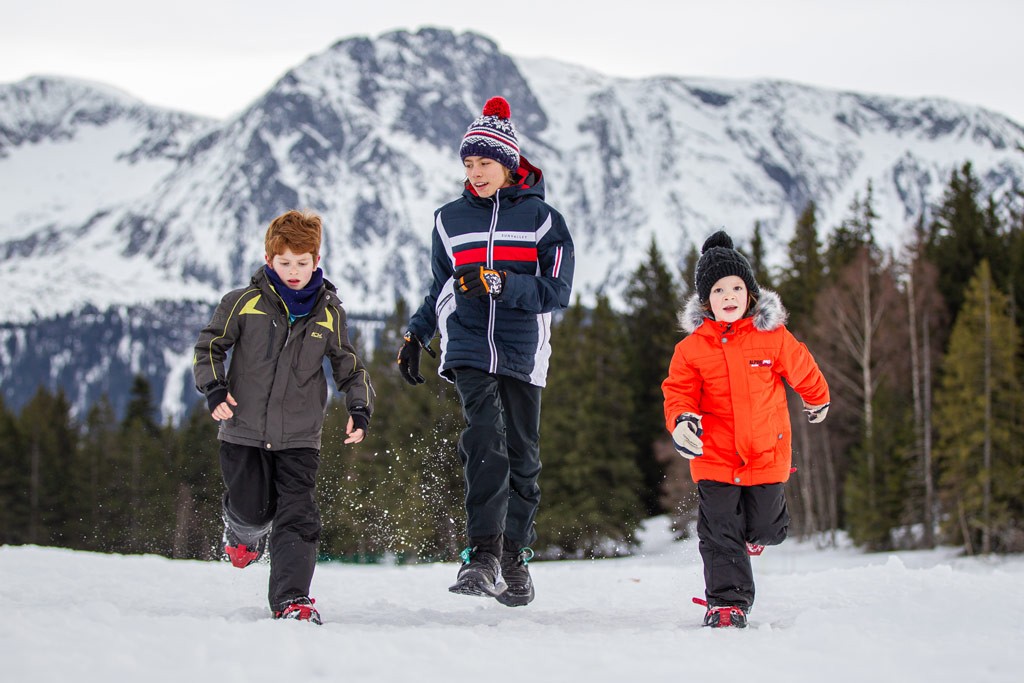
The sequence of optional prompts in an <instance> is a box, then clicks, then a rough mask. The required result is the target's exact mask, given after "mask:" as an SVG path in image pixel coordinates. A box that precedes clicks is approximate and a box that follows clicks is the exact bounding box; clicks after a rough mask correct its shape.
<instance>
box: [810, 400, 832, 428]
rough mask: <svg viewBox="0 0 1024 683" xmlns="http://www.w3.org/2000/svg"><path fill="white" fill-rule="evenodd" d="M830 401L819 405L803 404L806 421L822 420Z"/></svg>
mask: <svg viewBox="0 0 1024 683" xmlns="http://www.w3.org/2000/svg"><path fill="white" fill-rule="evenodd" d="M830 405H832V404H831V403H824V404H822V405H820V406H809V405H807V404H806V403H805V404H804V412H805V413H806V414H807V421H808V422H810V423H811V424H817V423H819V422H822V421H824V419H825V416H826V415H828V407H829V406H830Z"/></svg>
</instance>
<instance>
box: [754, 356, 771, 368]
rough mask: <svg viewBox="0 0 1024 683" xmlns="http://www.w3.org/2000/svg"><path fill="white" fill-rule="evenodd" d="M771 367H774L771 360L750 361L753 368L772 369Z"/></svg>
mask: <svg viewBox="0 0 1024 683" xmlns="http://www.w3.org/2000/svg"><path fill="white" fill-rule="evenodd" d="M771 366H772V361H771V359H770V358H766V359H764V360H752V361H750V367H752V368H770V367H771Z"/></svg>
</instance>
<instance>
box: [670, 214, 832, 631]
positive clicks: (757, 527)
mask: <svg viewBox="0 0 1024 683" xmlns="http://www.w3.org/2000/svg"><path fill="white" fill-rule="evenodd" d="M694 279H695V281H696V286H697V292H696V293H695V294H694V295H693V296H692V297H691V298H690V300H689V301H688V302H687V304H686V306H685V308H684V310H683V312H682V314H681V315H680V322H681V323H682V326H683V330H684V331H685V332H687V333H688V334H689V336H687V337H686V338H685V339H683V340H682V341H681V342H679V343H678V344H677V345H676V349H675V353H674V354H673V356H672V363H671V365H670V366H669V373H668V378H667V379H666V380H665V381H664V382H663V383H662V391H663V393H664V394H665V421H666V426H667V427H668V430H669V431H670V432H672V439H673V441H674V443H675V447H676V450H677V451H678V452H679V454H680V455H682V456H683V457H684V458H687V459H689V460H690V475H691V476H692V477H693V480H694V482H696V483H697V491H698V496H699V507H698V520H697V536H698V538H699V539H700V554H701V558H702V559H703V561H704V587H705V600H700V599H699V598H694V602H696V603H698V604H702V605H705V606H706V607H707V612H706V613H705V615H704V625H705V626H711V627H716V628H717V627H722V626H735V627H739V628H743V627H745V626H746V625H747V613H748V612H749V611H750V608H751V606H752V605H753V603H754V576H753V571H752V567H751V563H750V555H759V554H760V553H761V551H762V550H763V549H764V546H767V545H777V544H779V543H782V541H783V540H785V538H786V533H787V530H788V528H789V513H788V511H787V510H786V497H785V491H784V484H785V482H786V480H788V479H789V473H790V465H791V462H792V449H791V441H792V439H791V427H790V423H789V410H788V407H787V401H786V389H785V387H784V385H783V383H782V380H783V379H785V380H786V381H787V382H789V384H790V386H792V387H793V389H795V390H796V392H797V393H798V394H799V395H800V397H801V398H802V399H803V402H804V411H805V412H806V414H807V418H808V420H810V422H812V423H815V422H821V421H822V420H824V419H825V415H826V413H827V412H828V406H829V391H828V384H827V383H826V382H825V377H824V376H823V375H822V374H821V370H819V369H818V365H817V363H815V361H814V358H813V357H812V356H811V353H810V352H809V351H808V350H807V347H806V346H804V344H802V343H801V342H799V341H797V339H796V338H795V337H794V336H793V335H792V334H791V333H790V332H789V330H787V329H786V327H785V323H786V316H787V313H786V309H785V308H783V306H782V302H781V300H780V299H779V296H778V294H776V293H775V292H772V291H770V290H767V289H762V288H760V287H758V285H757V282H755V281H754V273H753V271H752V270H751V268H750V264H749V263H748V262H747V260H746V259H745V258H744V257H743V255H742V254H740V253H739V252H738V251H736V250H735V249H733V243H732V238H730V237H729V235H727V234H726V233H725V232H723V231H718V232H716V233H715V234H714V235H712V236H711V237H709V238H708V239H707V241H706V242H705V243H704V246H703V247H702V248H701V257H700V259H699V260H698V261H697V267H696V272H695V277H694Z"/></svg>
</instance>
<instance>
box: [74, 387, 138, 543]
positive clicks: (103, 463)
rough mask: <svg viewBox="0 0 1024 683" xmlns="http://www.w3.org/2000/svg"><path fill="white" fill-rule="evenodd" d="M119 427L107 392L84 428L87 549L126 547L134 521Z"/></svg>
mask: <svg viewBox="0 0 1024 683" xmlns="http://www.w3.org/2000/svg"><path fill="white" fill-rule="evenodd" d="M119 437H120V428H119V425H118V423H117V417H116V416H115V415H114V408H113V406H112V405H111V404H110V400H109V399H108V397H107V396H106V395H105V394H104V395H103V396H101V397H100V398H99V399H98V400H97V401H96V402H95V403H93V405H92V406H91V407H90V408H89V412H88V414H87V415H86V417H85V424H84V425H83V430H82V441H81V447H80V448H81V453H82V462H83V466H84V468H85V470H86V475H87V484H86V487H85V492H84V501H83V503H84V504H85V506H86V508H87V509H88V516H87V519H88V520H89V527H90V533H89V535H88V537H87V538H84V539H83V547H85V548H86V549H88V550H99V551H114V550H126V549H127V548H126V546H125V545H124V544H123V542H122V536H123V533H124V530H125V529H127V528H128V526H129V524H130V520H131V511H130V509H129V507H128V506H129V492H128V488H127V486H126V482H127V472H128V467H126V466H125V464H124V463H123V462H122V461H121V456H122V455H123V454H124V450H123V449H122V448H121V444H120V439H119Z"/></svg>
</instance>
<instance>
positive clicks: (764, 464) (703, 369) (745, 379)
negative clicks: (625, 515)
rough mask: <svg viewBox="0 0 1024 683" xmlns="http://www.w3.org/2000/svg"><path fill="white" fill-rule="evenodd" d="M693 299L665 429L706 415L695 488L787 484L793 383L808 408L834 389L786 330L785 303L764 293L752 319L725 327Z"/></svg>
mask: <svg viewBox="0 0 1024 683" xmlns="http://www.w3.org/2000/svg"><path fill="white" fill-rule="evenodd" d="M709 315H710V314H708V313H705V312H704V311H703V310H702V309H701V306H700V302H699V301H698V300H697V297H696V296H694V297H692V298H691V299H690V301H689V302H688V303H687V305H686V308H685V310H684V311H683V313H682V314H681V315H680V320H681V321H682V323H683V329H684V330H685V331H686V332H690V333H691V334H690V335H689V336H688V337H686V338H685V339H683V340H682V341H681V342H679V343H678V344H676V350H675V353H674V354H673V356H672V364H671V365H670V366H669V373H668V378H667V379H666V380H665V381H664V382H663V383H662V385H661V388H662V392H663V393H664V394H665V426H666V427H668V430H669V431H670V432H671V431H673V430H674V429H675V426H676V418H677V417H678V416H679V415H681V414H683V413H694V414H696V415H701V416H703V419H702V423H701V426H702V427H703V429H704V433H703V435H702V436H701V439H702V440H703V442H704V454H703V455H702V456H700V457H698V458H694V459H693V460H691V461H690V476H691V477H693V480H694V481H701V480H711V481H719V482H723V483H727V484H737V485H740V486H756V485H758V484H774V483H779V482H784V481H786V480H788V479H789V470H790V466H791V464H792V445H791V444H792V435H791V426H790V423H789V410H788V407H787V401H786V389H785V387H784V386H783V383H782V380H783V379H785V380H786V381H787V382H789V384H790V386H792V387H793V389H795V390H796V392H797V393H798V394H799V395H800V397H801V398H802V399H803V400H804V403H805V404H807V405H814V406H816V405H822V404H824V403H828V402H829V391H828V384H827V383H826V381H825V377H824V375H822V374H821V370H819V369H818V364H817V363H815V362H814V358H813V357H811V353H810V351H808V350H807V347H806V346H805V345H804V344H802V343H801V342H799V341H797V339H796V337H794V336H793V335H792V333H790V331H789V330H787V329H786V327H785V322H786V315H787V314H786V310H785V309H784V308H783V307H782V302H781V300H780V299H779V296H778V295H777V294H776V293H775V292H772V291H770V290H767V289H764V288H762V289H761V293H760V297H759V299H758V302H757V304H756V305H755V307H754V311H753V313H752V315H751V316H749V317H746V318H742V319H741V320H737V321H736V322H734V323H731V324H726V323H721V322H717V321H715V320H713V319H711V318H710V317H709Z"/></svg>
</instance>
